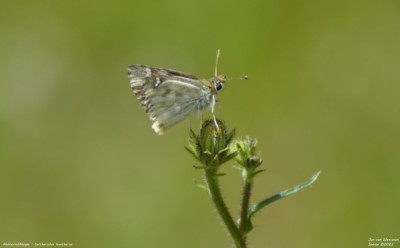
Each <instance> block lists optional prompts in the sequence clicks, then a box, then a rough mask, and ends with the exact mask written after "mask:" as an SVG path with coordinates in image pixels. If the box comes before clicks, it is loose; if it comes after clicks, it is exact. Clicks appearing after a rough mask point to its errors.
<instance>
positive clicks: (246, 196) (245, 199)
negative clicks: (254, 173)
mask: <svg viewBox="0 0 400 248" xmlns="http://www.w3.org/2000/svg"><path fill="white" fill-rule="evenodd" d="M252 186H253V182H249V181H248V180H247V178H246V177H244V178H243V190H242V204H241V209H240V223H239V232H240V234H241V235H242V237H243V239H245V240H246V236H245V235H246V229H247V214H248V211H249V204H250V203H249V202H250V194H251V188H252Z"/></svg>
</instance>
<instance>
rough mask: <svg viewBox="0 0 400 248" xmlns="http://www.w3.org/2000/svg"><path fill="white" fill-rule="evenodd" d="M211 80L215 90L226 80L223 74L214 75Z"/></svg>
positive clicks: (219, 88) (222, 86) (221, 86)
mask: <svg viewBox="0 0 400 248" xmlns="http://www.w3.org/2000/svg"><path fill="white" fill-rule="evenodd" d="M212 81H213V83H214V88H215V90H217V91H219V90H222V88H224V85H225V82H226V76H225V75H219V76H216V77H214V78H213V79H212Z"/></svg>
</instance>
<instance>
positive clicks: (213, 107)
mask: <svg viewBox="0 0 400 248" xmlns="http://www.w3.org/2000/svg"><path fill="white" fill-rule="evenodd" d="M214 110H215V96H213V97H212V103H211V114H212V116H213V119H214V124H215V126H216V127H217V130H219V126H218V123H217V119H216V118H215V111H214Z"/></svg>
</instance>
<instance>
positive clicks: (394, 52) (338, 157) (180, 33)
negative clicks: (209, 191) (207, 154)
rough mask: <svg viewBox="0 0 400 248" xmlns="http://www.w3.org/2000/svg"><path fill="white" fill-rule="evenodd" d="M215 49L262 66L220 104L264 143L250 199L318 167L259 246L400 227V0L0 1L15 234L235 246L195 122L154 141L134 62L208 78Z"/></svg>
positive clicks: (268, 216)
mask: <svg viewBox="0 0 400 248" xmlns="http://www.w3.org/2000/svg"><path fill="white" fill-rule="evenodd" d="M217 49H221V58H220V64H219V71H220V73H223V74H226V75H227V76H228V77H239V76H242V75H248V76H249V78H250V80H248V81H232V82H229V85H227V87H226V88H225V89H224V90H223V91H222V92H221V93H220V94H219V100H220V101H221V105H222V106H221V112H222V116H223V119H224V120H225V121H226V123H227V125H228V126H229V127H232V128H233V127H234V128H236V130H237V134H238V136H240V135H250V136H252V137H256V138H257V139H258V140H259V149H260V151H261V155H262V157H263V159H264V164H263V166H264V168H266V169H267V171H266V172H264V173H262V174H260V175H259V176H258V178H256V183H255V188H254V194H253V198H252V200H253V201H252V202H256V201H259V200H261V199H263V198H265V197H267V196H270V195H272V194H274V193H276V192H279V191H281V190H283V189H286V188H287V187H291V186H294V185H296V184H298V183H301V182H303V181H306V180H307V179H309V178H310V177H311V175H312V174H314V173H316V172H317V171H318V170H322V174H321V177H320V179H319V180H318V181H317V182H316V183H315V184H314V186H313V187H312V188H310V189H307V190H306V191H302V192H300V193H298V194H296V195H294V196H291V197H288V198H286V199H283V200H280V201H278V202H276V203H274V204H272V205H271V206H269V207H267V208H266V209H264V210H263V211H262V212H261V213H260V214H258V215H256V217H255V220H254V222H255V223H254V224H255V229H254V231H252V232H251V233H250V235H249V247H252V248H255V247H307V248H312V247H318V248H319V247H335V248H336V247H366V246H368V239H369V238H399V236H400V213H399V209H400V180H399V175H400V166H399V165H400V154H399V148H400V130H399V127H400V100H399V93H400V72H399V66H400V2H399V1H397V0H393V1H389V0H384V1H376V0H363V1H357V0H354V1H317V0H311V1H289V0H287V1H281V0H268V1H259V0H249V1H228V0H225V1H211V0H204V1H182V0H169V1H137V0H134V1H112V2H108V1H107V2H106V1H1V3H0V76H1V79H0V199H1V201H0V202H1V204H0V243H1V245H2V244H3V243H4V242H14V243H15V242H27V243H34V242H46V243H48V242H53V243H55V242H66V243H72V244H73V246H74V247H163V248H166V247H185V248H186V247H192V248H200V247H231V243H230V241H229V239H228V237H227V235H226V232H225V230H224V229H223V228H222V225H221V224H220V220H219V219H218V218H217V217H216V212H215V211H214V209H213V207H212V205H211V202H210V201H209V200H208V199H207V195H206V193H205V192H203V191H202V190H200V189H198V188H197V187H196V186H194V184H193V179H196V180H198V181H199V180H201V175H200V171H197V170H195V169H193V167H192V166H193V165H195V164H196V162H195V161H194V160H193V159H192V157H191V156H190V155H189V154H188V153H187V152H186V151H185V150H184V149H183V146H184V145H185V144H186V142H187V137H188V129H189V121H185V122H183V123H181V124H179V125H178V126H176V127H174V128H172V129H170V130H169V131H168V132H167V133H166V134H165V135H164V136H162V137H161V136H158V135H156V134H155V133H154V132H153V131H152V129H151V122H150V121H149V120H148V117H147V116H146V114H145V113H144V111H143V109H142V108H141V106H140V104H139V103H138V101H137V100H136V99H135V97H134V96H133V95H132V92H131V90H130V87H129V82H128V79H127V72H126V68H127V67H128V66H129V65H132V64H146V65H151V66H155V67H163V68H173V69H176V70H181V71H184V72H189V73H192V74H194V75H196V76H199V77H210V76H212V75H213V70H214V63H215V55H216V51H217ZM218 115H219V114H218ZM219 116H220V115H219ZM198 122H199V121H198V119H197V117H196V116H194V117H193V118H192V123H193V126H194V127H197V126H198ZM223 171H224V172H226V173H227V176H225V177H224V178H223V179H222V187H223V192H224V194H225V197H226V200H227V202H228V204H229V205H230V209H231V211H232V213H233V214H234V215H236V214H237V212H238V204H239V189H240V184H241V182H240V175H239V173H238V171H237V170H235V169H232V167H231V166H230V165H229V164H227V165H225V167H224V168H223ZM396 245H397V247H399V245H400V244H399V243H397V244H396ZM395 247H396V246H395Z"/></svg>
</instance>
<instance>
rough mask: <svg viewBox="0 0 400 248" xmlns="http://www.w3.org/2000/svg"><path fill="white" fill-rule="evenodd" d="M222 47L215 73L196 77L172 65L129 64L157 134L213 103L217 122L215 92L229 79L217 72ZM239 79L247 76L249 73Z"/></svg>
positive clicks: (132, 83)
mask: <svg viewBox="0 0 400 248" xmlns="http://www.w3.org/2000/svg"><path fill="white" fill-rule="evenodd" d="M219 55H220V51H219V50H218V51H217V59H216V64H215V74H214V77H212V78H209V79H198V78H197V77H195V76H193V75H191V74H188V73H184V72H180V71H176V70H171V69H161V68H154V67H150V66H146V65H132V66H129V67H128V78H129V81H130V86H131V88H132V91H133V93H134V94H135V96H136V97H137V99H138V100H139V101H140V103H141V105H142V106H143V107H144V109H145V111H146V113H148V114H149V117H150V120H151V121H153V125H152V128H153V130H154V131H155V132H156V133H157V134H160V135H162V134H164V132H165V130H166V129H168V128H170V127H171V126H174V125H175V124H177V123H179V122H180V121H182V120H184V119H185V118H187V117H188V116H189V115H190V114H191V113H193V112H195V111H198V112H200V111H202V110H204V109H206V108H208V107H210V106H211V113H212V115H213V118H214V123H215V125H216V127H217V128H218V124H217V122H216V119H215V114H214V109H215V103H216V101H217V100H216V96H217V94H218V91H220V90H221V89H222V88H223V87H224V85H225V83H226V81H227V79H226V76H225V75H218V74H217V65H218V59H219ZM238 79H248V77H247V76H244V77H241V78H238Z"/></svg>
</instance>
